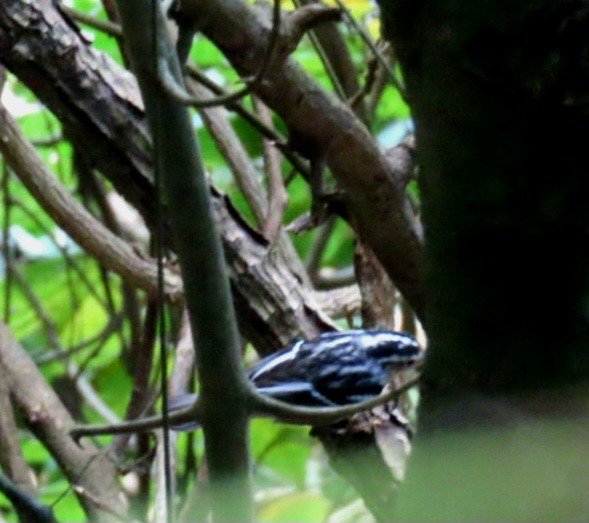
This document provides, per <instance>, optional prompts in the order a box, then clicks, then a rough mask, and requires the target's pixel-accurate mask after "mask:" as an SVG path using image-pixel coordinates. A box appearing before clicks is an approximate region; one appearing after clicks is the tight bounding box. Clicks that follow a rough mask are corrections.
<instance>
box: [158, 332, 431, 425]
mask: <svg viewBox="0 0 589 523" xmlns="http://www.w3.org/2000/svg"><path fill="white" fill-rule="evenodd" d="M423 356H424V350H423V349H422V348H421V347H420V345H419V343H418V342H417V341H416V340H415V339H414V338H413V337H412V336H409V335H408V334H404V333H401V332H395V331H390V330H384V329H378V330H365V329H353V330H346V331H329V332H324V333H322V334H320V335H319V336H318V337H316V338H314V339H311V340H302V339H296V340H294V341H292V342H291V343H290V344H289V345H288V346H287V347H286V348H284V349H282V350H280V351H278V352H275V353H273V354H271V355H269V356H266V357H265V358H263V359H261V360H259V361H258V362H257V363H255V364H254V365H252V366H251V367H250V369H249V371H248V378H249V380H250V381H251V382H252V384H253V385H254V386H255V387H256V389H257V391H258V392H259V393H260V394H264V395H267V396H269V397H272V398H274V399H278V400H281V401H284V402H286V403H290V404H292V405H297V406H305V407H337V406H342V405H350V404H354V403H358V402H361V401H365V400H368V399H370V398H373V397H375V396H378V395H379V394H380V393H381V392H382V390H383V388H384V387H385V386H386V385H387V384H388V383H390V380H391V376H392V375H393V374H395V373H396V372H399V371H402V370H405V369H409V368H412V367H415V366H417V364H418V363H420V362H421V361H422V359H423ZM196 399H197V395H196V394H185V395H179V396H174V397H172V398H170V401H169V405H168V409H169V412H173V411H176V410H180V409H182V408H184V407H188V406H190V405H192V404H193V403H194V402H195V401H196ZM197 427H198V424H197V423H196V422H187V423H183V424H181V425H174V426H173V427H172V428H173V429H174V430H194V429H195V428H197Z"/></svg>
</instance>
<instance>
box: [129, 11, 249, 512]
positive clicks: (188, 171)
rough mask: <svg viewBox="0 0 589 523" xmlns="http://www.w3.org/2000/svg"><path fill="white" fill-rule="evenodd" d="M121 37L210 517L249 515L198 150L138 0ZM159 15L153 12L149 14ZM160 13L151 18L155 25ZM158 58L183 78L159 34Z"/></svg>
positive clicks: (236, 394)
mask: <svg viewBox="0 0 589 523" xmlns="http://www.w3.org/2000/svg"><path fill="white" fill-rule="evenodd" d="M118 4H119V11H120V14H121V19H122V25H123V30H124V33H125V42H126V43H127V46H128V49H129V55H130V57H131V60H132V62H133V67H134V71H135V74H136V75H137V78H138V80H139V86H140V88H141V92H142V95H143V98H144V102H145V107H146V113H147V116H148V119H149V123H150V127H151V129H152V133H157V136H158V148H159V152H158V154H157V163H158V169H159V170H160V172H161V176H162V182H163V185H164V192H165V197H166V200H167V203H168V206H169V212H170V222H171V228H172V232H173V234H174V244H175V247H176V251H177V253H178V257H179V261H180V265H181V268H182V274H183V277H184V283H185V293H186V302H187V306H188V310H189V313H190V320H191V326H192V333H193V336H194V344H195V346H197V347H198V350H197V353H196V354H197V368H198V377H199V382H200V390H201V394H202V398H201V408H202V418H201V422H202V427H203V430H204V435H205V450H206V455H207V463H208V466H209V473H210V481H211V487H212V494H213V496H212V508H213V520H214V521H227V522H229V521H249V520H252V519H253V515H252V513H253V501H252V496H251V485H250V482H249V451H248V439H247V438H248V411H247V399H246V398H247V396H246V393H245V391H246V390H247V380H246V378H245V376H244V375H243V372H242V368H241V355H240V352H239V337H238V332H237V326H236V321H235V314H234V311H233V307H232V303H231V295H230V288H229V282H228V280H227V277H226V269H225V263H224V258H223V252H222V249H221V241H220V238H219V235H218V231H217V227H216V224H215V222H214V220H213V216H212V209H211V203H210V201H209V190H208V187H207V183H206V179H205V174H204V168H203V165H202V160H201V155H200V151H199V148H198V145H197V142H196V140H195V137H194V135H195V133H194V129H193V128H192V123H191V119H190V115H189V113H188V110H187V109H186V108H185V107H182V106H181V105H180V104H178V103H176V102H174V101H172V100H171V99H170V98H169V97H168V96H167V95H166V94H165V92H164V91H163V89H162V87H161V85H160V82H159V81H158V77H157V70H156V68H155V67H154V60H155V57H154V56H153V39H154V37H155V35H154V32H153V23H152V19H151V12H150V10H146V9H145V4H144V1H143V0H119V3H118ZM157 16H158V17H161V13H159V12H158V13H157ZM160 23H163V20H161V19H160V20H158V25H159V24H160ZM158 49H159V52H160V53H161V55H160V58H163V59H165V60H167V64H168V67H169V69H170V70H171V71H172V73H173V74H174V76H175V78H176V81H177V82H180V83H183V79H182V75H181V71H180V65H179V63H178V59H177V56H176V53H175V50H174V49H173V47H172V45H171V43H170V42H169V41H168V39H167V38H163V36H160V40H159V41H158ZM228 412H229V413H230V415H228Z"/></svg>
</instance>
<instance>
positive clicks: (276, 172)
mask: <svg viewBox="0 0 589 523" xmlns="http://www.w3.org/2000/svg"><path fill="white" fill-rule="evenodd" d="M254 104H255V107H256V109H257V111H258V115H259V116H260V120H262V121H263V122H264V123H265V124H266V125H267V126H268V127H272V115H271V113H270V111H269V109H268V107H266V105H265V104H264V102H262V101H261V100H260V99H259V98H257V97H254ZM263 142H264V143H263V148H264V167H265V171H266V177H267V178H268V206H267V213H266V216H265V217H264V222H263V226H262V231H263V233H264V236H265V237H266V238H267V239H268V240H269V241H270V242H271V243H273V242H274V241H275V240H276V238H277V237H278V235H279V233H280V229H281V227H282V217H283V215H284V209H285V208H286V205H287V203H288V194H287V192H286V189H285V188H284V181H283V180H282V170H281V168H280V156H279V155H278V154H277V150H276V148H275V147H274V144H273V143H272V142H270V141H269V140H266V139H264V140H263Z"/></svg>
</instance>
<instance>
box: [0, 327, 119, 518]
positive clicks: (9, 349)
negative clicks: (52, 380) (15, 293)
mask: <svg viewBox="0 0 589 523" xmlns="http://www.w3.org/2000/svg"><path fill="white" fill-rule="evenodd" d="M0 363H1V364H2V367H3V368H4V369H5V370H6V375H5V376H3V378H2V379H7V381H8V383H9V387H10V392H11V395H12V397H13V398H14V401H15V403H16V405H17V406H18V407H19V409H20V410H21V411H22V412H23V414H24V417H25V419H26V421H27V423H28V425H29V427H30V428H31V430H32V431H33V432H34V433H35V435H36V436H37V437H38V438H39V440H41V442H42V443H43V445H45V447H47V449H48V450H49V452H50V453H51V455H52V456H53V457H54V458H55V460H56V461H57V463H58V464H59V466H60V467H61V469H62V471H63V473H64V475H65V476H66V477H67V479H68V481H69V482H70V483H71V484H72V485H76V486H77V488H76V493H77V495H78V498H79V499H80V503H81V504H82V506H83V507H84V508H85V510H86V511H87V512H88V514H89V515H90V516H91V518H92V519H93V520H97V521H104V522H107V521H112V514H113V513H121V512H124V511H125V510H126V501H125V496H124V494H123V493H122V491H121V490H120V488H119V486H118V484H117V482H116V470H115V468H114V466H113V464H112V463H111V462H110V461H109V460H108V458H107V457H106V455H105V454H102V453H100V452H98V451H97V450H96V449H95V448H94V447H93V446H92V445H90V444H87V443H84V444H83V445H81V446H80V445H77V444H76V443H75V442H74V440H73V439H72V438H71V437H70V435H69V430H70V429H71V428H72V427H73V426H74V420H73V419H72V417H71V416H70V415H69V413H68V412H67V410H66V409H65V407H64V406H63V404H62V403H61V401H60V400H59V398H58V397H57V396H56V394H55V392H54V391H53V389H52V388H51V387H50V386H49V384H48V383H47V382H46V381H45V378H43V376H42V375H41V373H40V372H39V370H38V369H37V367H36V365H35V363H34V362H33V360H31V358H30V357H29V356H28V354H27V353H26V352H25V350H24V349H23V348H22V347H21V345H20V344H19V343H18V342H17V341H16V340H15V339H14V338H13V336H12V333H11V332H10V329H9V328H8V327H7V326H6V325H5V324H4V323H1V322H0ZM95 500H98V501H99V503H98V504H97V503H95ZM101 507H108V511H105V510H103V509H102V508H101Z"/></svg>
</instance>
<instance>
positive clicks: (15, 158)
mask: <svg viewBox="0 0 589 523" xmlns="http://www.w3.org/2000/svg"><path fill="white" fill-rule="evenodd" d="M0 129H2V140H0V152H1V153H2V155H3V157H4V158H5V159H6V162H7V163H8V164H9V165H10V166H11V168H12V170H13V171H14V172H15V173H16V175H17V176H18V177H19V178H20V180H21V181H22V182H23V184H24V185H25V186H26V187H27V189H28V190H29V191H30V192H31V194H32V195H33V196H34V197H35V199H36V200H37V201H38V202H39V204H40V205H41V206H42V207H43V208H44V209H45V211H46V212H47V214H49V215H50V216H51V218H53V220H55V222H56V223H57V224H58V225H59V226H60V227H61V228H62V229H63V230H64V231H66V232H67V233H68V234H69V235H70V236H71V237H72V238H73V239H74V240H75V241H76V243H78V244H79V245H80V246H81V247H82V248H83V249H84V250H85V251H87V252H88V253H89V254H91V255H92V256H94V257H95V258H96V259H98V260H100V262H101V263H103V264H104V266H105V267H106V268H108V269H109V270H112V271H113V272H116V273H117V274H119V275H120V276H121V277H122V278H123V279H125V280H127V281H128V282H129V283H131V284H133V285H136V286H137V287H139V288H141V289H144V290H145V291H147V292H148V293H150V294H155V292H156V289H157V268H156V265H155V263H154V262H152V261H149V260H146V259H145V258H143V257H141V256H139V255H138V254H137V252H135V251H134V250H133V248H132V247H131V246H130V245H129V244H127V243H126V242H125V241H123V240H121V239H120V238H119V237H118V236H116V235H114V234H113V233H111V232H110V231H109V230H108V229H107V228H106V227H104V226H103V225H102V224H101V223H100V222H99V221H98V220H96V219H95V218H94V217H93V216H92V215H91V214H90V213H89V212H88V211H87V210H86V209H85V208H84V207H83V206H82V205H81V204H80V203H78V202H77V201H76V200H74V198H73V197H72V196H71V195H70V193H69V192H68V191H67V190H66V189H65V188H64V187H63V186H62V185H61V184H60V183H59V181H58V180H57V178H55V176H53V175H52V174H51V172H50V171H49V169H48V168H47V167H45V164H44V163H43V161H42V160H41V159H40V158H39V156H38V154H37V151H36V150H35V148H34V147H33V146H32V145H31V144H30V142H29V141H28V140H27V138H26V137H25V136H24V134H23V133H22V131H21V130H20V128H19V127H18V125H17V124H16V122H15V121H14V120H13V118H12V117H11V116H10V114H9V113H8V111H7V110H6V108H4V107H2V106H0ZM164 285H165V292H166V295H167V296H168V297H169V298H170V299H171V300H173V301H177V300H179V299H180V298H181V296H182V280H181V278H180V277H179V276H178V275H177V274H173V273H172V272H170V271H166V275H165V283H164Z"/></svg>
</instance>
